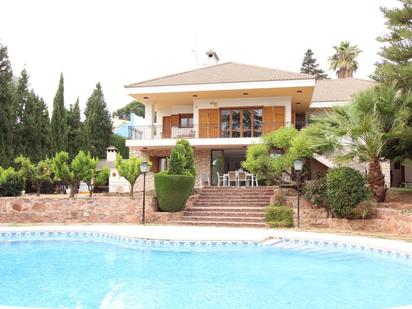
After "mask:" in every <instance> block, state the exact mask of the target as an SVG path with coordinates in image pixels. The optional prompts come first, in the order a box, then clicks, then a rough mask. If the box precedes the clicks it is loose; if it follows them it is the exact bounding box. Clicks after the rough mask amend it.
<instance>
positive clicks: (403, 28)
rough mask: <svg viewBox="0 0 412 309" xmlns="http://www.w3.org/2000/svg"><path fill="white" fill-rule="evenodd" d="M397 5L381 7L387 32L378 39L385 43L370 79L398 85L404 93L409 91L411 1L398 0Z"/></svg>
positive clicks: (411, 79)
mask: <svg viewBox="0 0 412 309" xmlns="http://www.w3.org/2000/svg"><path fill="white" fill-rule="evenodd" d="M398 1H399V2H401V4H402V6H401V7H398V8H392V9H390V8H381V10H382V12H383V14H384V16H385V18H386V25H387V26H388V29H389V33H388V34H386V35H383V36H381V37H379V38H378V41H380V42H382V43H385V45H384V46H383V47H382V49H381V51H380V53H379V55H380V56H381V57H382V58H383V59H382V61H381V62H380V63H378V64H377V66H376V70H375V73H374V74H373V75H372V78H373V79H374V80H376V81H378V82H381V83H393V82H395V83H396V84H397V87H398V88H399V89H402V90H403V91H404V92H405V91H408V90H412V1H411V0H398Z"/></svg>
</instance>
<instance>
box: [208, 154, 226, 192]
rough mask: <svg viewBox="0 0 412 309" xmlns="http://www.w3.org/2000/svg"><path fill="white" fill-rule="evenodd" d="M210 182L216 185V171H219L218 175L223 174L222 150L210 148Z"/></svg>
mask: <svg viewBox="0 0 412 309" xmlns="http://www.w3.org/2000/svg"><path fill="white" fill-rule="evenodd" d="M211 165H212V166H211V177H210V178H211V182H212V186H216V185H217V173H219V175H220V176H222V175H223V168H224V162H223V150H222V149H220V150H212V162H211Z"/></svg>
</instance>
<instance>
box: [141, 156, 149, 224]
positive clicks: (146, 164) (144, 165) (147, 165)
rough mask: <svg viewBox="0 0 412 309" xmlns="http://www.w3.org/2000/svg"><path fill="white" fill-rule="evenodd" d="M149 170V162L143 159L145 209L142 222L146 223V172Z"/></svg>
mask: <svg viewBox="0 0 412 309" xmlns="http://www.w3.org/2000/svg"><path fill="white" fill-rule="evenodd" d="M148 171H149V164H148V163H147V161H143V162H142V163H141V164H140V172H141V173H143V210H142V224H145V218H144V215H145V208H146V173H147V172H148Z"/></svg>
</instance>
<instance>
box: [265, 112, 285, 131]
mask: <svg viewBox="0 0 412 309" xmlns="http://www.w3.org/2000/svg"><path fill="white" fill-rule="evenodd" d="M284 126H285V107H284V106H265V107H263V133H269V132H271V131H274V130H276V129H279V128H282V127H284Z"/></svg>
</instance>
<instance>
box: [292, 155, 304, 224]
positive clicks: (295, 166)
mask: <svg viewBox="0 0 412 309" xmlns="http://www.w3.org/2000/svg"><path fill="white" fill-rule="evenodd" d="M293 169H294V170H295V173H296V189H297V191H298V204H297V208H298V228H299V227H300V174H301V173H302V170H303V161H302V160H300V159H297V160H295V161H293Z"/></svg>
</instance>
